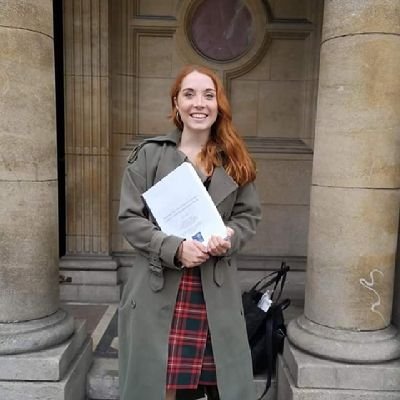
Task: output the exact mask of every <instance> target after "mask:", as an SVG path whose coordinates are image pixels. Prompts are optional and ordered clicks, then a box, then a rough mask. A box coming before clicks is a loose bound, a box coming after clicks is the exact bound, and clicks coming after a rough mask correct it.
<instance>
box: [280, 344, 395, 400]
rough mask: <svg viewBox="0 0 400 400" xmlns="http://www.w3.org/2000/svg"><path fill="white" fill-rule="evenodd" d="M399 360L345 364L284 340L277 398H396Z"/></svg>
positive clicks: (354, 399)
mask: <svg viewBox="0 0 400 400" xmlns="http://www.w3.org/2000/svg"><path fill="white" fill-rule="evenodd" d="M399 368H400V360H395V361H391V362H386V363H377V364H348V363H347V364H346V363H341V362H335V361H329V360H325V359H321V358H317V357H314V356H311V355H309V354H306V353H304V352H302V351H301V350H298V349H297V348H295V347H294V346H292V345H291V344H290V343H288V342H286V344H285V350H284V354H283V356H280V357H279V360H278V396H277V400H358V399H361V398H362V399H363V400H398V399H399V398H400V380H399V379H398V374H399V372H398V371H399Z"/></svg>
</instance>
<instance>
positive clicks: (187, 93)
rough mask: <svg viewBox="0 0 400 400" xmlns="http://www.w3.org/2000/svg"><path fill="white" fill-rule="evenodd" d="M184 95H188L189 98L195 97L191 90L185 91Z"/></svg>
mask: <svg viewBox="0 0 400 400" xmlns="http://www.w3.org/2000/svg"><path fill="white" fill-rule="evenodd" d="M183 96H184V97H186V98H187V99H190V98H192V97H193V93H191V92H185V93H183Z"/></svg>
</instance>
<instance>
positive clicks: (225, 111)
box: [170, 65, 256, 186]
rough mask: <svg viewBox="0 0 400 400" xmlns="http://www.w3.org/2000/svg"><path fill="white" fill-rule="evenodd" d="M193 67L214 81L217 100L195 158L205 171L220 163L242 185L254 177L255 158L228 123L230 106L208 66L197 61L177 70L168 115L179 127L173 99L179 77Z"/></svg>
mask: <svg viewBox="0 0 400 400" xmlns="http://www.w3.org/2000/svg"><path fill="white" fill-rule="evenodd" d="M193 71H197V72H200V73H201V74H204V75H207V76H209V77H210V78H211V79H212V81H213V82H214V85H215V89H216V96H217V103H218V116H217V119H216V121H215V122H214V124H213V126H212V127H211V133H210V138H209V140H208V142H207V144H206V146H205V147H204V148H203V150H202V151H201V153H200V154H199V162H200V164H201V165H202V166H203V167H204V168H205V170H206V171H207V173H211V172H212V171H213V169H214V167H215V166H221V165H222V166H223V167H224V168H225V170H226V172H227V174H228V175H229V176H230V177H231V178H232V179H233V180H234V181H235V182H236V183H237V184H238V185H239V186H242V185H244V184H246V183H248V182H252V181H254V179H255V178H256V167H255V162H254V160H253V159H252V158H251V156H250V153H249V152H248V150H247V148H246V145H245V143H244V141H243V139H242V138H241V137H240V136H239V134H238V132H237V131H236V129H235V127H234V126H233V123H232V112H231V107H230V104H229V101H228V98H227V97H226V94H225V90H224V88H223V86H222V83H221V80H220V79H219V78H218V76H217V75H216V74H215V73H214V72H213V71H212V70H210V69H208V68H206V67H202V66H198V65H187V66H185V67H183V68H182V69H181V71H180V72H179V73H178V75H177V77H176V79H175V82H174V84H173V85H172V87H171V93H170V94H171V107H172V113H171V119H172V120H173V122H174V124H175V125H176V126H177V127H178V128H179V129H180V130H183V124H182V121H181V120H180V119H178V116H177V108H176V105H175V99H176V98H177V97H178V93H179V91H180V89H181V84H182V80H183V79H184V78H185V76H186V75H188V74H190V73H191V72H193Z"/></svg>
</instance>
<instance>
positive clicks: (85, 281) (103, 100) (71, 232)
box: [60, 0, 120, 302]
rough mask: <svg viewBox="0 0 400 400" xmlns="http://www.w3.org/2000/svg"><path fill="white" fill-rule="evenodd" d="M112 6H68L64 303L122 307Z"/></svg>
mask: <svg viewBox="0 0 400 400" xmlns="http://www.w3.org/2000/svg"><path fill="white" fill-rule="evenodd" d="M108 3H109V2H108V0H91V1H88V0H76V1H65V2H64V73H65V153H66V154H65V161H66V200H67V201H66V255H65V257H63V258H62V260H61V263H60V268H61V273H62V275H63V276H64V277H65V278H69V279H70V280H71V283H66V284H63V285H62V286H61V298H62V299H63V300H75V301H91V302H96V301H100V302H113V301H114V302H118V301H119V296H120V290H119V285H118V282H117V263H116V261H115V260H113V259H112V257H111V233H110V232H111V229H110V156H111V154H110V153H111V152H110V148H111V145H110V137H111V136H110V96H111V93H110V91H109V81H110V69H109V36H110V33H109V5H108Z"/></svg>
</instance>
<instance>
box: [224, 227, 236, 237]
mask: <svg viewBox="0 0 400 400" xmlns="http://www.w3.org/2000/svg"><path fill="white" fill-rule="evenodd" d="M234 234H235V231H234V230H233V229H232V228H230V227H229V226H227V227H226V235H227V236H228V238H231V237H232V236H233V235H234Z"/></svg>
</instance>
